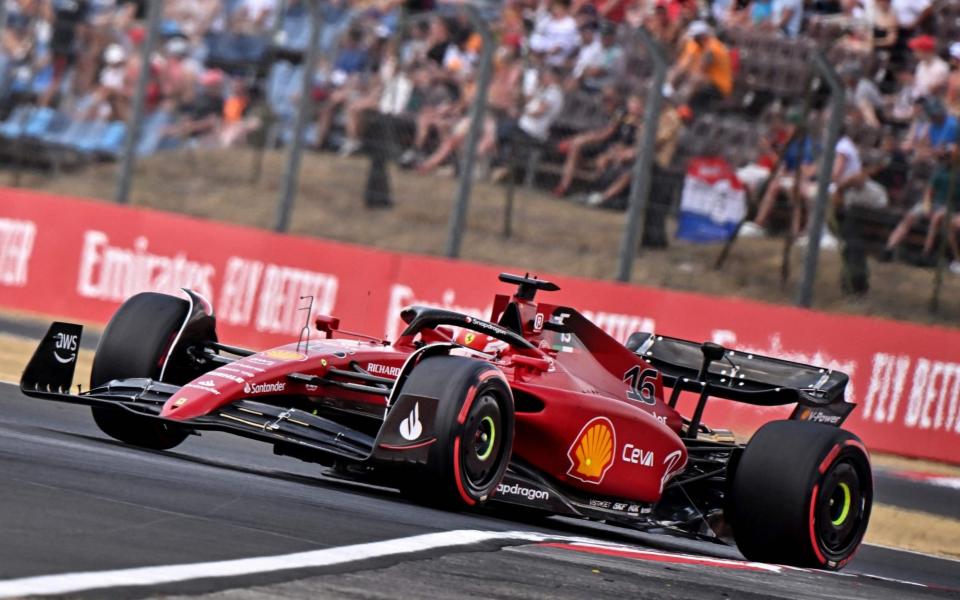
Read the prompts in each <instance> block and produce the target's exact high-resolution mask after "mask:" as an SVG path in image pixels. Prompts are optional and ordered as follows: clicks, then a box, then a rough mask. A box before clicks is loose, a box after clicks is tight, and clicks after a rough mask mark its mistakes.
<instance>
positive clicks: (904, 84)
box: [885, 69, 917, 126]
mask: <svg viewBox="0 0 960 600" xmlns="http://www.w3.org/2000/svg"><path fill="white" fill-rule="evenodd" d="M916 99H917V95H916V92H915V91H914V89H913V71H911V70H909V69H901V70H899V71H897V92H896V93H895V94H893V95H891V96H888V97H887V98H886V101H885V104H886V105H887V106H889V107H890V110H889V116H888V120H889V121H890V122H891V123H893V124H894V125H901V126H906V125H909V124H910V122H911V121H912V120H913V119H914V118H915V116H916V110H917V105H916Z"/></svg>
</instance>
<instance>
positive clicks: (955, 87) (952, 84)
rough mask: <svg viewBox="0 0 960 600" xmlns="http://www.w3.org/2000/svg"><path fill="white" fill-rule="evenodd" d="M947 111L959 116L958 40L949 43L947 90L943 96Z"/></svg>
mask: <svg viewBox="0 0 960 600" xmlns="http://www.w3.org/2000/svg"><path fill="white" fill-rule="evenodd" d="M944 101H945V103H946V105H947V112H949V113H950V114H951V115H953V116H955V117H956V116H960V42H954V43H952V44H950V75H949V76H948V77H947V92H946V95H945V96H944Z"/></svg>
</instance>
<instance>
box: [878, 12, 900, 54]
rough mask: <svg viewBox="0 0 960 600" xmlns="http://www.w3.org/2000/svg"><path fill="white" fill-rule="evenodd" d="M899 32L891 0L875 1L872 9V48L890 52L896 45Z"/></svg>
mask: <svg viewBox="0 0 960 600" xmlns="http://www.w3.org/2000/svg"><path fill="white" fill-rule="evenodd" d="M898 39H899V32H898V30H897V16H896V14H895V13H894V11H893V4H892V3H891V0H875V2H874V9H873V47H874V48H875V49H878V50H887V51H892V50H893V49H894V47H895V46H896V45H897V40H898Z"/></svg>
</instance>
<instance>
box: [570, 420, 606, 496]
mask: <svg viewBox="0 0 960 600" xmlns="http://www.w3.org/2000/svg"><path fill="white" fill-rule="evenodd" d="M616 446H617V432H616V430H615V429H614V428H613V423H611V422H610V419H608V418H606V417H594V418H593V419H590V420H589V421H587V424H586V425H584V426H583V429H581V430H580V433H579V435H577V438H576V439H575V440H574V441H573V444H572V445H571V446H570V449H569V450H567V458H569V459H570V469H569V470H568V471H567V475H569V476H570V477H573V478H574V479H579V480H580V481H583V482H585V483H596V484H599V483H600V482H601V481H603V477H604V476H605V475H606V474H607V471H608V470H609V469H610V467H611V466H613V449H614V448H615V447H616Z"/></svg>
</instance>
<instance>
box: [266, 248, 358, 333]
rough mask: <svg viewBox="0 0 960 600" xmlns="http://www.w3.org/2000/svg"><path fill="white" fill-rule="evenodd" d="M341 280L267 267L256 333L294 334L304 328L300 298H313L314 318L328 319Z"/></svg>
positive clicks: (301, 270)
mask: <svg viewBox="0 0 960 600" xmlns="http://www.w3.org/2000/svg"><path fill="white" fill-rule="evenodd" d="M339 284H340V282H339V280H338V279H337V278H336V277H335V276H334V275H330V274H328V273H316V272H314V271H306V270H304V269H295V268H293V267H282V266H278V265H267V268H266V271H265V272H264V275H263V283H262V285H261V286H260V298H259V302H258V304H257V321H256V328H257V331H262V332H266V333H287V334H294V333H297V332H298V331H300V329H301V328H302V327H303V326H304V323H305V322H306V320H305V315H304V314H303V313H299V312H298V311H297V309H299V308H300V307H302V306H305V304H304V303H305V302H306V301H305V300H300V297H301V296H313V314H314V315H328V314H330V313H332V312H333V309H334V305H335V304H336V300H337V289H338V288H339Z"/></svg>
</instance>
